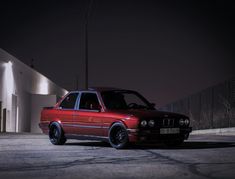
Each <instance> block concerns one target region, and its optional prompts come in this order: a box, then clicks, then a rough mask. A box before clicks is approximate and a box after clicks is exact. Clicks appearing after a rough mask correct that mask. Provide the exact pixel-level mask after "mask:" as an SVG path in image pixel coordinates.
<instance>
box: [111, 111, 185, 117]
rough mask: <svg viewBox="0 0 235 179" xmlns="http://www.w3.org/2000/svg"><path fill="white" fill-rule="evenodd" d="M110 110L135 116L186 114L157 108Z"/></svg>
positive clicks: (176, 115)
mask: <svg viewBox="0 0 235 179" xmlns="http://www.w3.org/2000/svg"><path fill="white" fill-rule="evenodd" d="M112 112H115V113H118V114H122V115H134V116H135V117H137V118H141V119H142V118H187V116H185V115H183V114H179V113H173V112H166V111H158V110H144V109H143V110H142V109H141V110H140V109H138V110H137V109H130V110H115V111H114V110H112Z"/></svg>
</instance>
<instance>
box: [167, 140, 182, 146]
mask: <svg viewBox="0 0 235 179" xmlns="http://www.w3.org/2000/svg"><path fill="white" fill-rule="evenodd" d="M183 143H184V139H174V140H167V141H165V144H166V146H168V147H177V146H180V145H182V144H183Z"/></svg>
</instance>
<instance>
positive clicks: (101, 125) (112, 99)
mask: <svg viewBox="0 0 235 179" xmlns="http://www.w3.org/2000/svg"><path fill="white" fill-rule="evenodd" d="M189 124H190V121H189V118H188V117H187V116H185V115H182V114H177V113H170V112H162V111H158V110H156V109H155V108H154V104H153V103H150V102H148V101H147V100H146V99H145V98H144V97H143V96H142V95H140V94H139V93H138V92H136V91H132V90H123V89H113V88H112V89H111V88H90V89H89V90H85V91H73V92H70V93H68V94H67V95H65V96H64V97H63V99H62V100H61V101H60V102H58V103H57V104H56V105H55V106H54V107H49V108H44V109H43V110H42V113H41V121H40V123H39V126H40V128H41V129H42V131H43V133H45V134H48V135H49V138H50V141H51V143H52V144H55V145H62V144H64V143H65V142H66V140H67V139H74V138H75V139H101V140H105V141H109V143H110V144H111V146H112V147H114V148H117V149H121V148H125V147H126V146H127V145H128V144H130V143H137V142H164V143H166V144H168V145H179V144H182V143H183V141H184V140H185V139H187V138H188V136H189V133H190V132H191V131H192V128H191V127H189Z"/></svg>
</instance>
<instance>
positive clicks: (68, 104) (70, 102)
mask: <svg viewBox="0 0 235 179" xmlns="http://www.w3.org/2000/svg"><path fill="white" fill-rule="evenodd" d="M77 97H78V93H70V94H69V95H68V96H66V97H65V99H64V100H63V101H62V102H61V103H60V108H62V109H74V107H75V104H76V100H77Z"/></svg>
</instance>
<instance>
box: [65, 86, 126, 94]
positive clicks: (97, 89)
mask: <svg viewBox="0 0 235 179" xmlns="http://www.w3.org/2000/svg"><path fill="white" fill-rule="evenodd" d="M114 90H125V89H121V88H113V87H90V88H88V89H82V90H75V91H70V92H69V93H76V92H89V91H97V92H104V91H114ZM125 91H127V90H125ZM128 91H129V90H128Z"/></svg>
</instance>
